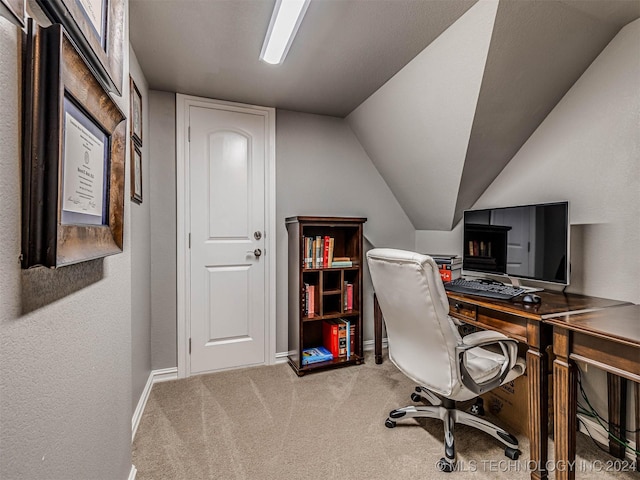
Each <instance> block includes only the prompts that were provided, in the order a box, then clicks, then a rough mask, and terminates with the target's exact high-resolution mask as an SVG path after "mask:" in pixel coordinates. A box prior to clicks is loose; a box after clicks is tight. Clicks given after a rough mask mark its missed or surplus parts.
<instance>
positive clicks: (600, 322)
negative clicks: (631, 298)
mask: <svg viewBox="0 0 640 480" xmlns="http://www.w3.org/2000/svg"><path fill="white" fill-rule="evenodd" d="M545 323H549V324H550V325H553V352H554V354H555V355H556V358H555V360H554V361H553V402H554V421H555V423H554V440H555V459H556V462H557V463H558V465H562V466H566V468H559V469H558V470H557V471H556V478H557V479H558V480H566V479H574V478H575V475H576V473H575V469H574V468H573V465H574V464H573V462H574V460H575V458H576V426H577V425H576V421H577V420H576V413H577V388H576V384H577V376H576V366H575V363H574V362H575V361H580V362H584V363H586V364H589V365H593V366H595V367H596V368H600V369H602V370H605V371H606V372H607V384H608V388H609V390H610V391H613V392H614V395H613V398H611V397H610V398H609V429H610V430H611V431H612V433H614V434H616V436H618V437H619V438H625V437H626V433H625V428H626V383H625V382H626V380H625V379H629V380H632V381H633V382H636V385H635V395H636V397H635V402H636V423H637V422H638V420H637V418H638V409H639V407H638V403H639V400H640V399H639V398H638V397H639V395H638V382H640V305H629V306H624V307H617V308H607V309H604V310H598V311H595V312H590V313H583V314H578V315H565V316H562V317H557V318H554V319H551V320H546V321H545ZM612 400H613V401H612ZM636 445H640V434H639V433H638V432H636ZM636 448H637V447H636ZM609 452H610V453H611V454H612V455H614V456H616V457H623V456H624V448H623V447H622V446H621V445H619V444H618V443H617V442H613V441H610V443H609ZM636 460H640V458H636Z"/></svg>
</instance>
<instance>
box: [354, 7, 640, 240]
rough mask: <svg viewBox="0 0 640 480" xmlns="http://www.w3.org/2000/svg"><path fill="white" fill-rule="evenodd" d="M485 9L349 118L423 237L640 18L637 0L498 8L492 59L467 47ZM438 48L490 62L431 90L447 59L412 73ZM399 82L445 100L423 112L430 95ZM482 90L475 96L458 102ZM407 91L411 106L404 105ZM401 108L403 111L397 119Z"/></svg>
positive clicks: (455, 213) (464, 203)
mask: <svg viewBox="0 0 640 480" xmlns="http://www.w3.org/2000/svg"><path fill="white" fill-rule="evenodd" d="M496 1H497V0H496ZM483 3H493V2H492V1H487V2H481V3H480V4H476V5H475V6H474V7H472V8H471V9H470V10H469V11H467V12H466V13H465V15H463V16H462V17H461V18H460V19H459V20H458V21H457V22H456V23H455V24H453V25H452V26H451V27H449V29H448V30H447V31H446V32H444V33H443V34H442V35H441V36H440V37H439V38H438V40H437V41H434V42H433V43H431V44H430V45H429V46H428V47H427V48H426V49H425V50H424V51H423V52H422V53H421V54H420V55H418V56H417V57H416V59H414V60H413V61H412V62H411V63H410V64H409V65H407V66H406V67H405V68H404V69H402V70H401V71H400V72H398V74H396V76H395V77H393V78H392V79H391V80H390V81H389V82H387V84H385V85H384V86H383V87H382V88H380V89H379V90H378V91H377V92H376V93H375V94H374V95H372V96H371V97H370V98H368V99H367V100H365V102H363V103H362V104H361V105H360V106H359V107H358V108H357V109H356V110H355V111H354V112H353V113H351V114H350V115H349V117H348V120H349V123H350V124H351V126H352V128H353V130H354V132H355V133H356V135H357V137H358V139H359V140H360V142H361V143H362V145H363V147H364V148H365V150H366V151H367V153H368V154H369V157H370V158H371V160H372V161H373V162H374V163H375V165H376V167H377V168H378V170H379V171H380V172H381V174H382V176H383V177H384V178H385V180H386V181H387V183H388V184H389V187H390V188H391V190H392V191H393V192H394V194H395V195H396V198H397V199H398V201H399V203H400V204H401V205H402V206H403V208H404V209H405V212H406V213H407V215H408V216H409V218H410V219H411V221H412V222H413V224H414V226H415V227H416V229H418V230H450V229H451V228H452V227H453V226H455V224H456V223H457V222H458V221H459V219H460V218H461V216H462V212H463V210H464V209H466V208H469V207H471V206H472V205H473V204H474V203H475V201H476V200H477V199H478V198H479V197H480V195H481V194H482V193H483V192H484V191H485V189H486V188H487V187H488V186H489V185H490V184H491V182H492V181H493V180H494V179H495V178H496V177H497V176H498V174H499V173H500V172H501V171H502V169H503V168H504V167H505V166H506V164H507V163H508V162H509V161H510V160H511V159H512V158H513V156H514V155H515V153H516V152H517V151H518V150H519V149H520V147H521V146H522V145H523V144H524V143H525V141H526V140H527V139H528V138H529V137H530V136H531V134H532V133H533V132H534V131H535V129H536V128H537V127H538V126H539V125H540V123H541V122H542V121H543V120H544V118H545V117H546V116H547V115H548V114H549V112H550V111H551V110H552V109H553V107H554V106H555V105H556V104H557V103H558V102H559V101H560V99H561V98H562V97H563V96H564V94H565V93H566V92H567V91H568V90H569V88H570V87H571V86H572V85H573V84H574V83H575V82H576V81H577V80H578V78H579V77H580V75H582V73H583V72H584V71H585V70H586V69H587V67H588V66H589V65H590V64H591V62H592V61H593V60H594V59H595V58H596V57H597V56H598V54H600V52H601V51H602V50H603V49H604V47H605V46H606V45H607V44H608V43H609V41H611V39H612V38H613V37H614V36H615V35H616V34H617V33H618V31H619V30H620V28H622V27H623V26H624V25H626V24H627V23H629V22H630V21H632V20H634V19H636V18H638V17H639V16H640V2H638V1H635V0H634V1H619V2H618V1H615V2H611V1H608V0H607V1H600V0H593V1H579V0H578V1H574V0H566V1H560V2H553V1H546V2H537V1H520V0H500V2H499V3H497V10H495V9H494V10H493V15H494V16H495V22H492V36H491V42H490V44H489V45H488V49H487V51H478V50H476V51H472V50H471V49H470V48H468V47H466V48H464V47H463V45H464V44H465V43H464V42H465V39H466V40H468V41H474V40H472V39H473V38H474V37H475V36H477V34H478V32H477V31H476V30H477V28H476V27H477V25H478V22H480V21H482V19H483V18H484V16H485V15H486V14H487V9H486V6H484V5H482V4H483ZM483 9H484V10H483ZM461 25H464V26H463V28H460V26H461ZM445 42H446V46H444V47H443V43H445ZM442 48H445V49H447V50H448V51H449V56H450V57H451V58H452V60H450V61H451V62H453V61H460V62H471V61H472V59H471V57H475V60H478V56H481V57H482V58H481V60H482V61H483V62H484V61H485V59H486V63H485V64H484V65H483V68H482V70H481V71H480V72H478V71H477V70H476V71H475V73H472V72H471V70H469V71H468V72H467V75H466V76H465V77H464V85H460V86H459V88H458V89H453V88H450V86H449V85H439V84H434V83H431V82H430V77H431V76H433V75H436V74H443V71H444V72H447V70H448V69H449V62H450V61H449V60H446V59H443V60H442V61H441V64H440V65H432V66H431V68H440V71H439V72H438V73H429V72H428V71H426V70H423V71H418V70H417V69H415V68H413V65H414V64H415V63H417V62H419V61H420V59H421V58H423V57H424V56H425V55H427V54H428V53H429V52H435V51H437V50H439V49H442ZM444 74H445V75H446V73H444ZM612 74H615V72H612ZM407 77H410V78H407ZM399 79H402V82H403V83H404V84H407V83H411V82H412V81H413V82H415V83H419V84H422V85H425V86H427V88H428V90H429V92H428V95H433V96H439V97H440V102H441V105H440V107H441V108H424V106H425V105H424V104H423V103H422V102H421V101H420V99H422V98H424V97H425V96H426V95H427V93H426V92H423V93H420V92H417V91H412V90H404V92H403V91H402V89H399V88H396V86H397V85H398V83H399ZM451 81H452V82H456V80H455V79H452V80H451ZM478 82H481V87H480V90H479V95H476V96H469V95H467V96H464V95H461V92H462V91H465V90H466V91H469V90H473V89H474V88H475V85H476V84H477V83H478ZM407 92H408V95H409V97H410V98H411V101H407V99H405V98H402V96H403V94H404V93H407ZM461 102H466V103H467V105H466V111H472V112H473V113H472V114H473V124H472V127H471V128H470V130H469V131H468V132H469V134H468V136H467V137H466V139H465V138H461V137H460V133H461V131H462V130H463V129H464V125H461V124H457V125H455V124H454V123H452V122H449V127H448V128H447V129H446V131H445V130H443V129H442V127H443V126H445V125H446V123H447V121H448V120H450V119H449V118H448V116H449V115H450V113H451V112H452V111H456V110H460V109H465V106H464V105H461ZM396 103H399V104H402V105H403V107H404V108H403V109H402V110H401V111H397V110H396V109H395V108H394V106H393V105H394V104H396ZM434 107H435V105H434ZM443 112H444V113H443ZM465 118H466V117H465ZM457 120H458V122H463V121H464V118H462V117H459V118H458V119H457ZM398 125H401V126H402V127H401V128H398ZM415 126H419V129H420V131H421V135H419V134H417V132H414V135H413V138H408V137H407V135H406V132H407V129H410V128H412V127H415ZM454 132H457V133H456V134H455V140H456V141H455V142H451V141H450V140H451V138H452V137H453V136H454ZM461 146H462V147H463V148H464V150H465V154H463V156H462V158H460V147H461Z"/></svg>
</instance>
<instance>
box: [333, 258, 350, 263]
mask: <svg viewBox="0 0 640 480" xmlns="http://www.w3.org/2000/svg"><path fill="white" fill-rule="evenodd" d="M333 261H334V262H350V261H351V258H350V257H335V258H334V259H333Z"/></svg>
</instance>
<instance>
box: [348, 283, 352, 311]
mask: <svg viewBox="0 0 640 480" xmlns="http://www.w3.org/2000/svg"><path fill="white" fill-rule="evenodd" d="M347 310H353V283H347Z"/></svg>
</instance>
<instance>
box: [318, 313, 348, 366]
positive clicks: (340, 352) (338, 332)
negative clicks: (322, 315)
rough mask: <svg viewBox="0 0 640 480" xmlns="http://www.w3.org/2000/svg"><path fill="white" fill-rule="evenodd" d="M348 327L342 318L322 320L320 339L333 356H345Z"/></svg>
mask: <svg viewBox="0 0 640 480" xmlns="http://www.w3.org/2000/svg"><path fill="white" fill-rule="evenodd" d="M348 335H349V329H348V325H347V323H345V321H344V320H343V319H333V320H325V321H323V322H322V340H323V343H324V346H325V347H326V348H327V350H329V351H330V352H331V354H332V355H333V358H341V357H346V356H347V349H348V343H349V342H348Z"/></svg>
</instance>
